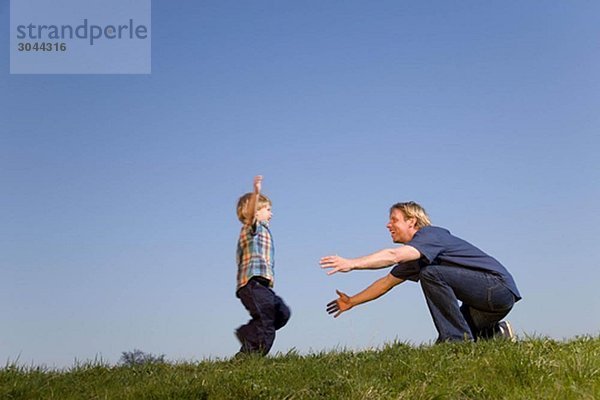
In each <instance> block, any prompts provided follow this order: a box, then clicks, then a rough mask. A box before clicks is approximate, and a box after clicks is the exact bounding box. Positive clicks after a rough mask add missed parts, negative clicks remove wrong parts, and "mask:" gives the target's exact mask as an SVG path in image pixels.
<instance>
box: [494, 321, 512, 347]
mask: <svg viewBox="0 0 600 400" xmlns="http://www.w3.org/2000/svg"><path fill="white" fill-rule="evenodd" d="M496 327H497V329H498V331H497V332H498V336H499V337H503V338H504V339H507V340H510V341H511V342H515V341H516V340H517V338H516V337H515V333H514V332H513V329H512V326H510V322H508V321H500V322H498V325H496Z"/></svg>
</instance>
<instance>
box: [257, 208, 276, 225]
mask: <svg viewBox="0 0 600 400" xmlns="http://www.w3.org/2000/svg"><path fill="white" fill-rule="evenodd" d="M272 216H273V213H272V212H271V205H270V204H267V205H265V206H264V207H262V208H259V209H258V211H256V219H257V220H258V221H260V222H263V221H267V222H270V221H271V217H272Z"/></svg>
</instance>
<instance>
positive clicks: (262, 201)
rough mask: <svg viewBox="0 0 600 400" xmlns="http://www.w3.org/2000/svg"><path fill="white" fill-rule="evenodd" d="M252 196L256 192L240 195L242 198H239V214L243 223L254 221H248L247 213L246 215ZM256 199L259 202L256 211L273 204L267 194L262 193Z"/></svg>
mask: <svg viewBox="0 0 600 400" xmlns="http://www.w3.org/2000/svg"><path fill="white" fill-rule="evenodd" d="M252 196H254V193H246V194H245V195H243V196H242V197H240V199H239V200H238V203H237V216H238V219H239V220H240V222H241V223H242V224H249V223H251V222H252V221H246V215H245V211H246V208H247V207H248V203H249V202H250V198H251V197H252ZM256 201H257V203H258V204H257V205H256V211H258V210H260V209H261V208H264V207H266V206H270V205H272V203H271V199H269V198H268V197H267V196H265V195H264V194H262V193H261V194H259V195H258V199H257V200H256Z"/></svg>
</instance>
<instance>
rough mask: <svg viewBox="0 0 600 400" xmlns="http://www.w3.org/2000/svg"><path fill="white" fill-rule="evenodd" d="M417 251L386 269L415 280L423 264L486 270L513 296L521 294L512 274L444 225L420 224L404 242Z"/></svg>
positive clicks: (403, 277) (397, 276)
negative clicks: (414, 256)
mask: <svg viewBox="0 0 600 400" xmlns="http://www.w3.org/2000/svg"><path fill="white" fill-rule="evenodd" d="M405 244H406V245H407V246H412V247H414V248H415V249H417V250H418V251H419V253H421V258H420V259H419V260H416V261H411V262H407V263H401V264H396V265H395V266H394V268H393V269H392V271H391V272H390V273H391V274H392V275H394V276H395V277H396V278H401V279H410V280H414V281H418V280H419V270H420V269H421V268H422V267H425V266H427V265H432V264H433V265H447V266H448V267H449V268H452V267H461V268H468V269H474V270H479V271H484V272H490V273H492V274H494V275H496V276H498V277H500V279H502V281H503V282H504V284H505V285H506V287H507V288H508V289H509V290H510V291H511V292H512V293H513V294H514V295H515V297H516V298H517V300H519V299H521V294H520V293H519V289H517V285H516V284H515V281H514V279H513V277H512V275H511V274H510V273H509V272H508V271H507V270H506V268H504V266H503V265H502V264H500V263H499V262H498V260H496V259H495V258H493V257H491V256H489V255H487V254H486V253H484V252H483V251H481V250H479V249H478V248H477V247H475V246H473V245H472V244H471V243H469V242H467V241H465V240H462V239H460V238H457V237H456V236H453V235H452V234H451V233H450V232H449V231H448V230H447V229H444V228H440V227H437V226H424V227H423V228H421V229H419V230H418V231H417V232H416V233H415V235H414V236H413V238H412V240H411V241H410V242H407V243H405Z"/></svg>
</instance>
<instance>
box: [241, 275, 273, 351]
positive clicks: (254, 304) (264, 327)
mask: <svg viewBox="0 0 600 400" xmlns="http://www.w3.org/2000/svg"><path fill="white" fill-rule="evenodd" d="M238 296H239V297H240V300H241V301H242V304H244V306H245V307H246V309H247V310H248V312H250V315H251V316H252V320H250V321H249V322H248V323H247V324H246V325H242V326H241V327H239V328H238V329H237V335H238V338H240V341H241V342H242V348H241V349H240V352H243V353H246V352H260V353H262V354H267V353H268V352H269V350H270V349H271V346H273V341H274V339H275V327H274V321H275V294H274V293H273V291H272V290H271V289H269V288H267V287H264V286H263V285H261V284H260V283H258V282H256V281H254V280H250V282H248V284H247V285H246V286H245V287H243V288H241V289H240V290H239V291H238Z"/></svg>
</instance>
